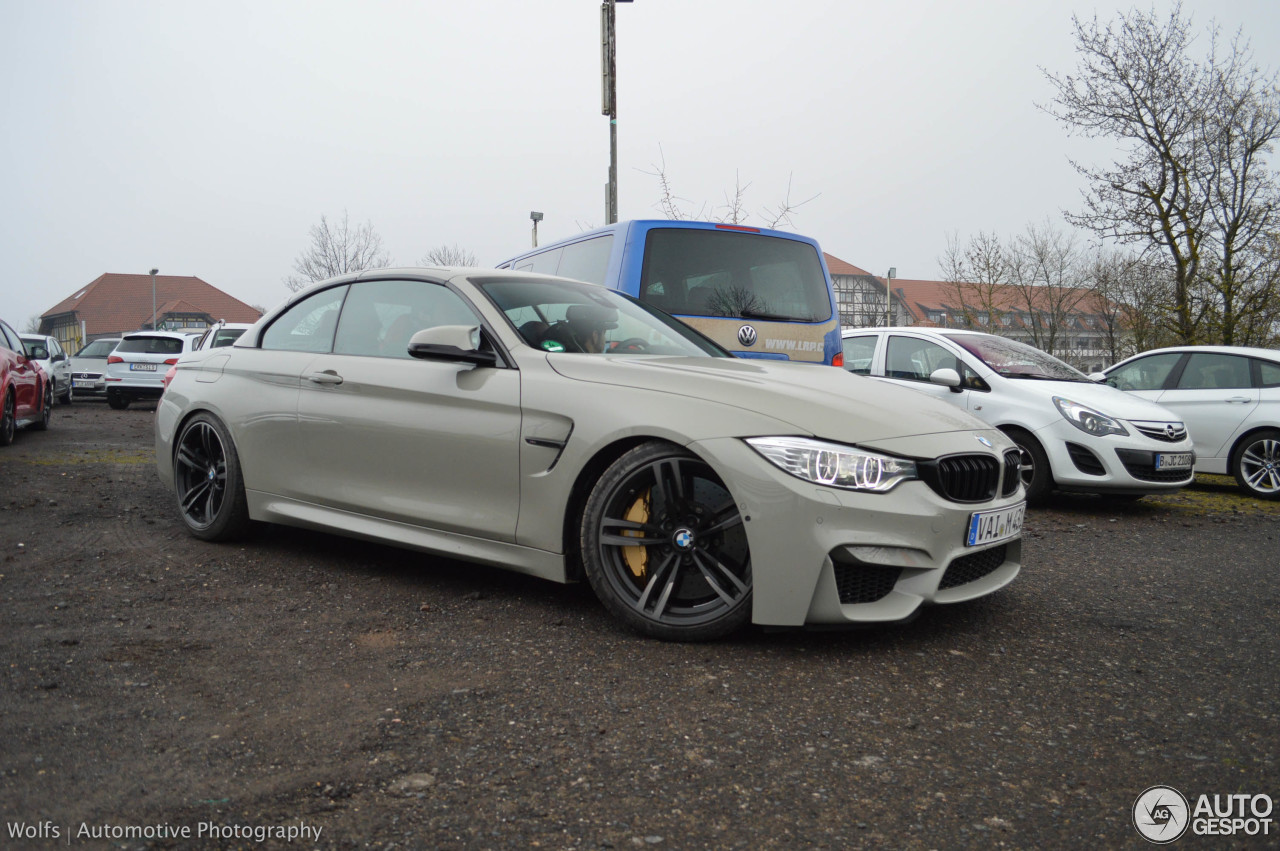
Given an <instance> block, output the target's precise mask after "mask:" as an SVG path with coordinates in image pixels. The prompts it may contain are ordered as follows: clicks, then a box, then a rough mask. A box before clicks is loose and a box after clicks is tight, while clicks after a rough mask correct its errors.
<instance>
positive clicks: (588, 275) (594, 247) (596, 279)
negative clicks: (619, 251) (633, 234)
mask: <svg viewBox="0 0 1280 851" xmlns="http://www.w3.org/2000/svg"><path fill="white" fill-rule="evenodd" d="M563 250H564V254H563V255H562V256H561V258H560V268H559V270H557V271H556V274H557V275H559V276H560V277H562V278H573V279H574V280H576V281H587V282H588V283H592V284H603V283H604V282H605V275H606V273H607V272H608V271H609V254H610V253H611V252H612V251H613V234H611V233H610V234H605V235H604V236H597V237H596V238H595V239H584V240H583V241H582V242H575V243H573V244H571V245H566V246H565V247H564V249H563Z"/></svg>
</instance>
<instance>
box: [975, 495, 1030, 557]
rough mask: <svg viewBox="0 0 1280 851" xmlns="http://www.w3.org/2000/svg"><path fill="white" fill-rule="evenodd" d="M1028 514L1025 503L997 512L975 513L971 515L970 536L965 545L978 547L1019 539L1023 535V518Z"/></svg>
mask: <svg viewBox="0 0 1280 851" xmlns="http://www.w3.org/2000/svg"><path fill="white" fill-rule="evenodd" d="M1026 513H1027V504H1026V503H1025V502H1020V503H1018V504H1017V505H1014V506H1011V507H1009V508H1001V509H999V510H997V511H975V512H974V513H973V514H971V515H969V534H968V536H966V537H965V541H964V545H965V546H966V547H977V546H980V545H982V544H994V543H998V542H1000V541H1007V540H1009V539H1010V538H1016V537H1018V536H1019V535H1021V534H1022V518H1023V515H1025V514H1026Z"/></svg>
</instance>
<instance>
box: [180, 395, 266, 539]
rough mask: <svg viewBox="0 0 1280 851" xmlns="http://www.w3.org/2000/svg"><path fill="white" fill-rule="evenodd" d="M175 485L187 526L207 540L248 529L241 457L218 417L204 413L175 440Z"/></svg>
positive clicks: (228, 537) (196, 416) (191, 421)
mask: <svg viewBox="0 0 1280 851" xmlns="http://www.w3.org/2000/svg"><path fill="white" fill-rule="evenodd" d="M173 486H174V492H175V493H176V494H177V498H178V514H179V516H181V517H182V522H183V523H184V524H186V527H187V530H188V531H190V532H191V534H192V535H195V536H196V537H197V538H201V539H203V540H206V541H232V540H235V539H237V538H240V537H242V536H243V535H244V534H245V532H246V531H248V529H249V506H248V503H247V502H246V500H245V496H244V479H243V478H242V477H241V474H240V456H239V455H237V454H236V448H235V445H234V444H233V443H232V442H231V435H230V433H229V432H228V431H227V427H226V426H224V425H223V424H222V422H221V420H219V419H218V418H217V417H215V416H213V415H212V414H207V413H200V414H196V415H195V416H194V417H192V418H191V419H189V420H188V421H187V422H186V423H184V424H183V426H182V428H181V430H180V431H179V432H178V439H177V440H176V441H174V449H173Z"/></svg>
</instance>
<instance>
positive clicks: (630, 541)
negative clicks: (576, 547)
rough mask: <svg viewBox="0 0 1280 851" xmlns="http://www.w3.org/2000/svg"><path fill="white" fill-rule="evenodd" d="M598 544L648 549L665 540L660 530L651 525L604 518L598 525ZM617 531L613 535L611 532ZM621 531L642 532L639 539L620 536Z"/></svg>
mask: <svg viewBox="0 0 1280 851" xmlns="http://www.w3.org/2000/svg"><path fill="white" fill-rule="evenodd" d="M600 526H601V532H600V543H602V544H606V545H608V546H614V547H648V546H652V545H654V544H661V543H662V542H663V541H665V540H666V538H665V537H664V536H663V534H662V530H661V529H659V528H658V527H657V526H654V525H653V524H651V523H637V522H636V521H634V520H621V519H615V518H612V517H606V518H605V519H604V522H603V523H601V524H600ZM614 529H616V530H619V531H618V533H614V532H613V531H611V530H614ZM622 531H635V532H643V533H644V534H643V535H641V536H639V537H632V536H630V535H623V534H621V532H622Z"/></svg>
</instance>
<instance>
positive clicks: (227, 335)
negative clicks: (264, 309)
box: [195, 322, 253, 349]
mask: <svg viewBox="0 0 1280 851" xmlns="http://www.w3.org/2000/svg"><path fill="white" fill-rule="evenodd" d="M252 327H253V326H252V325H251V324H250V323H247V322H217V323H214V324H213V325H211V326H209V330H208V331H205V332H204V334H202V335H201V336H200V339H199V340H197V341H196V345H195V348H196V349H220V348H222V347H223V346H229V345H231V344H232V343H234V342H235V341H236V340H238V339H240V335H241V334H243V333H244V332H245V331H248V330H249V329H250V328H252Z"/></svg>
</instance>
